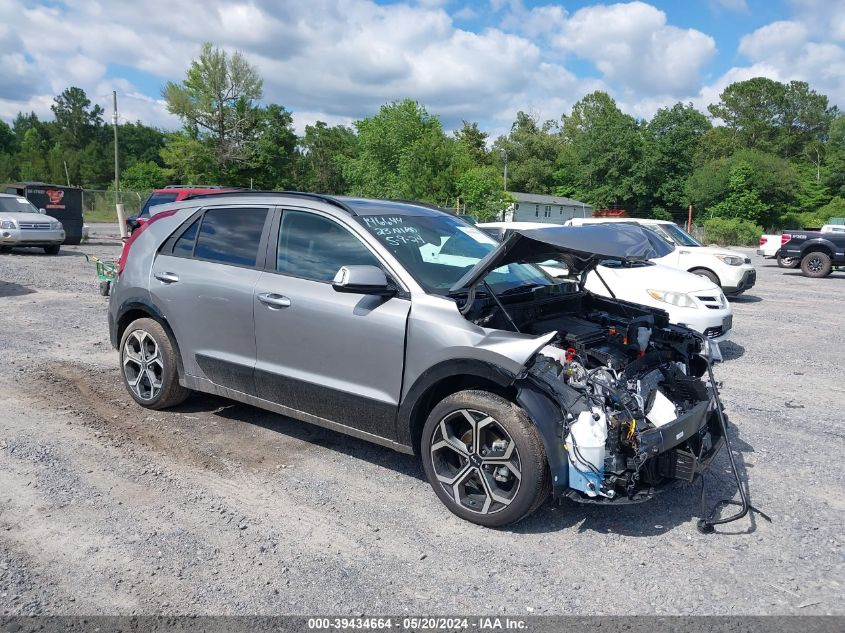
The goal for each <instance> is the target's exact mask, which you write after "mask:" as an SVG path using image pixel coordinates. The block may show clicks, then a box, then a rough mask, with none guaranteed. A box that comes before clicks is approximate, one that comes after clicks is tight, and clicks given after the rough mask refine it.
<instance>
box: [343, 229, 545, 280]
mask: <svg viewBox="0 0 845 633" xmlns="http://www.w3.org/2000/svg"><path fill="white" fill-rule="evenodd" d="M359 220H360V221H361V223H362V224H363V225H364V226H365V227H366V228H367V230H368V231H369V232H370V233H372V234H373V235H374V236H375V237H376V239H378V241H379V242H381V244H382V245H384V246H385V247H386V248H387V249H388V250H389V251H390V252H391V253H393V255H394V256H395V257H396V259H398V260H399V261H400V262H401V263H402V265H403V266H404V267H405V268H406V269H407V270H408V272H409V273H411V275H413V277H414V279H416V280H417V282H419V284H420V285H421V286H422V287H423V288H425V289H426V290H427V291H428V292H431V293H435V294H441V295H445V294H447V293H448V292H449V288H451V287H452V286H453V285H454V284H455V283H456V282H457V281H458V280H459V279H460V278H461V277H463V276H464V275H465V274H466V273H467V272H468V271H469V270H470V269H471V268H472V267H474V266H475V265H476V264H477V263H478V262H479V261H481V259H483V258H484V257H485V256H486V255H487V254H488V253H489V252H490V251H492V250H493V249H494V248H496V246H497V245H498V242H497V241H496V240H494V239H493V238H491V237H489V236H488V235H485V234H484V233H482V232H481V231H480V230H478V229H477V228H475V227H474V226H470V225H468V224H466V223H465V222H463V221H461V220H458V219H457V218H454V217H451V216H448V215H437V216H411V215H395V214H393V215H367V216H362V217H360V218H359ZM485 281H486V282H487V283H488V284H489V285H490V286H491V288H492V289H493V291H494V292H496V294H499V293H501V292H505V291H507V290H511V289H513V288H519V287H527V286H539V285H542V286H552V285H555V281H554V280H553V279H551V278H550V277H548V276H547V275H545V274H544V273H543V272H542V271H541V270H540V269H538V268H537V267H536V266H532V265H530V264H507V265H506V266H502V267H501V268H497V269H495V270H493V271H491V272H490V273H489V274H488V275H487V277H485Z"/></svg>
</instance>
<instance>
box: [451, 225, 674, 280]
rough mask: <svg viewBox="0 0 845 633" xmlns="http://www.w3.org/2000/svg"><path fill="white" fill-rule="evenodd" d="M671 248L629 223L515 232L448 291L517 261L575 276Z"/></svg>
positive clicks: (657, 253)
mask: <svg viewBox="0 0 845 633" xmlns="http://www.w3.org/2000/svg"><path fill="white" fill-rule="evenodd" d="M672 249H673V247H672V245H670V244H668V243H667V242H666V241H665V240H663V239H662V238H660V236H658V235H657V234H656V233H654V232H653V231H650V230H648V229H644V228H643V227H641V226H636V225H633V224H622V223H618V224H610V223H608V224H589V225H585V226H554V227H548V228H542V229H517V230H515V231H514V232H513V233H512V234H511V235H510V236H509V237H508V239H506V240H505V241H504V242H502V243H501V244H499V246H498V247H497V248H495V249H494V250H492V251H490V253H489V254H488V255H487V256H486V257H485V258H484V259H482V260H481V261H479V262H478V263H477V264H476V265H475V266H473V268H472V269H470V270H469V271H468V272H467V273H466V274H465V275H464V276H463V277H461V278H460V279H459V280H458V281H457V283H455V285H454V286H452V288H451V289H450V292H451V293H458V292H461V291H462V290H466V289H468V288H472V287H473V286H475V285H476V284H477V283H479V282H480V281H481V280H482V279H484V277H486V276H487V274H488V273H489V272H490V271H492V270H495V269H496V268H499V267H501V266H505V265H507V264H512V263H517V262H518V263H524V264H539V263H541V262H547V261H549V260H560V261H563V262H564V263H565V264H566V267H567V268H568V269H569V274H570V275H573V276H575V275H580V274H582V273H584V272H588V271H590V270H592V269H593V268H595V267H596V266H598V265H599V263H600V262H602V261H604V260H608V259H615V260H619V261H623V262H624V261H628V262H633V261H643V260H647V259H652V258H655V257H663V256H665V255H668V254H669V253H671V252H672Z"/></svg>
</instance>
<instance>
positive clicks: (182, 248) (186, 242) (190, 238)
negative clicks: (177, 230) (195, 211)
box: [173, 218, 200, 257]
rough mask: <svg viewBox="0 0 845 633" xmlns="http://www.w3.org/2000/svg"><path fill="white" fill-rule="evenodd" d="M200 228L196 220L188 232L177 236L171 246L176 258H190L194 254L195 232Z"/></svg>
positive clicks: (198, 221)
mask: <svg viewBox="0 0 845 633" xmlns="http://www.w3.org/2000/svg"><path fill="white" fill-rule="evenodd" d="M199 228H200V220H199V218H197V219H196V220H194V222H193V224H191V226H189V227H188V230H187V231H185V232H184V233H182V235H180V236H179V239H178V240H176V243H175V244H174V245H173V254H174V255H176V256H178V257H190V256H191V255H193V254H194V242H195V241H196V239H197V231H198V230H199Z"/></svg>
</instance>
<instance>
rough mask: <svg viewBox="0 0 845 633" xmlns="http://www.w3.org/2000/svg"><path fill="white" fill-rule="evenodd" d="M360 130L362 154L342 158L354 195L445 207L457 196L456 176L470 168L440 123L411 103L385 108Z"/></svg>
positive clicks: (362, 123)
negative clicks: (423, 202) (413, 201)
mask: <svg viewBox="0 0 845 633" xmlns="http://www.w3.org/2000/svg"><path fill="white" fill-rule="evenodd" d="M355 128H356V130H357V131H358V153H357V154H356V155H355V156H351V157H343V158H342V159H341V164H342V173H343V177H344V178H345V180H346V182H347V183H348V184H349V189H350V192H351V193H352V194H353V195H361V196H370V197H376V198H394V199H395V198H416V199H419V200H427V201H430V202H435V203H439V204H446V203H449V201H450V200H451V199H452V198H453V197H454V195H455V185H454V183H455V179H456V175H457V173H459V172H460V171H461V170H462V169H466V168H468V167H469V166H470V164H469V163H470V161H469V159H468V157H467V156H466V154H465V153H462V152H461V151H459V149H458V148H457V147H456V146H457V143H456V142H455V141H454V140H452V139H448V138H447V137H446V135H445V134H444V133H443V128H442V127H441V125H440V121H439V120H438V119H437V118H436V117H433V116H431V115H429V114H428V112H427V111H426V109H425V108H424V107H423V106H421V105H420V104H419V103H417V102H416V101H413V100H411V99H405V100H404V101H395V102H393V103H390V104H387V105H383V106H382V107H381V108H380V110H379V112H378V114H376V115H375V116H373V117H370V118H368V119H362V120H360V121H356V122H355Z"/></svg>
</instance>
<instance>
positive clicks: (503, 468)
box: [420, 390, 551, 527]
mask: <svg viewBox="0 0 845 633" xmlns="http://www.w3.org/2000/svg"><path fill="white" fill-rule="evenodd" d="M420 453H421V455H422V460H423V467H424V469H425V474H426V477H428V481H429V483H430V484H431V486H432V488H434V492H435V493H436V494H437V496H438V497H439V498H440V500H441V501H442V502H443V503H444V504H445V505H446V507H447V508H449V510H450V511H451V512H452V513H454V514H456V515H457V516H459V517H460V518H462V519H464V520H466V521H471V522H472V523H477V524H479V525H483V526H486V527H501V526H504V525H508V524H511V523H515V522H517V521H519V520H521V519H523V518H525V517H526V516H528V515H529V514H531V513H532V512H534V511H535V510H536V509H537V508H538V507H540V505H541V504H542V503H543V501H545V500H546V498H547V497H548V496H549V492H550V488H551V480H550V477H549V469H548V464H547V461H546V451H545V449H544V448H543V443H542V441H541V440H540V436H539V434H538V433H537V430H536V428H535V427H534V425H533V424H532V423H531V420H529V419H528V416H527V415H526V414H525V412H524V411H523V410H522V409H521V408H520V407H518V406H517V405H515V404H514V403H512V402H509V401H507V400H505V399H504V398H502V397H500V396H497V395H495V394H492V393H490V392H487V391H475V390H468V391H459V392H458V393H455V394H453V395H451V396H449V397H447V398H445V399H444V400H443V401H442V402H440V404H438V405H437V406H435V407H434V409H433V410H432V412H431V413H430V414H429V416H428V420H427V421H426V423H425V426H424V427H423V434H422V442H421V447H420Z"/></svg>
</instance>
